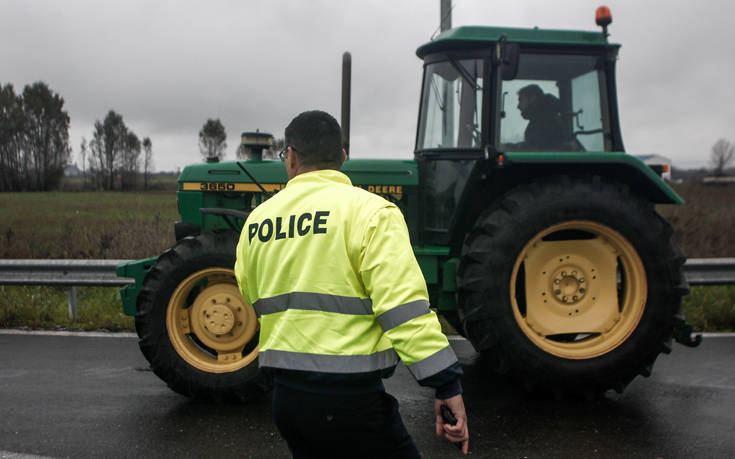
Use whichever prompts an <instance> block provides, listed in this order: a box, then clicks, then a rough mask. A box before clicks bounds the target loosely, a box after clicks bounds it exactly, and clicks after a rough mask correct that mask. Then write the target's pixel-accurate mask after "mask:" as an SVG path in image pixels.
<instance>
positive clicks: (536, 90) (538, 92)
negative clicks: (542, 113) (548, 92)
mask: <svg viewBox="0 0 735 459" xmlns="http://www.w3.org/2000/svg"><path fill="white" fill-rule="evenodd" d="M518 95H519V96H520V95H524V96H534V97H540V96H543V95H544V91H543V90H542V89H541V87H539V85H537V84H529V85H528V86H524V87H522V88H521V89H519V90H518Z"/></svg>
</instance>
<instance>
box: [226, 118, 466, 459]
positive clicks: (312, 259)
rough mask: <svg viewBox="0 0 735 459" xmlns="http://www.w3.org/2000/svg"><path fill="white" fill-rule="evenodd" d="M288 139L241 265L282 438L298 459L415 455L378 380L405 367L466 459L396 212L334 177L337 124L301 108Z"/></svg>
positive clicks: (442, 354) (452, 385)
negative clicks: (446, 414)
mask: <svg viewBox="0 0 735 459" xmlns="http://www.w3.org/2000/svg"><path fill="white" fill-rule="evenodd" d="M285 134H286V135H285V140H286V145H287V146H286V149H285V150H284V152H282V159H283V160H284V161H285V164H286V172H287V174H288V178H289V182H288V184H287V185H286V187H285V188H284V189H283V190H282V191H280V192H279V193H278V194H276V195H275V196H274V197H272V198H271V199H269V200H268V201H266V202H264V203H263V204H261V205H260V206H258V207H257V208H256V209H255V210H254V211H253V212H252V213H251V214H250V216H249V217H248V219H247V221H246V223H245V226H244V228H243V231H242V234H241V236H240V241H239V244H238V246H237V262H236V264H235V275H236V277H237V281H238V283H239V285H240V290H241V292H242V294H243V297H244V298H245V299H246V300H247V301H248V302H249V303H250V304H252V305H253V307H254V308H255V311H256V314H257V315H258V318H259V321H260V344H259V355H258V359H259V364H260V366H261V367H262V368H268V369H269V370H270V371H271V372H272V373H273V377H274V385H275V387H274V391H273V418H274V421H275V423H276V426H277V427H278V430H279V431H280V433H281V435H282V436H283V437H284V438H285V439H286V442H287V443H288V446H289V448H290V450H291V452H292V454H293V455H294V457H297V458H301V457H314V458H328V457H370V458H376V457H386V458H393V457H407V458H408V457H411V458H413V457H419V453H418V450H417V449H416V446H415V445H414V443H413V440H412V439H411V437H410V436H409V435H408V432H407V431H406V428H405V426H404V424H403V421H402V420H401V417H400V415H399V413H398V404H397V402H396V400H395V398H393V397H392V396H390V395H388V394H387V393H386V392H385V389H384V386H383V383H382V378H386V377H389V376H390V375H392V374H393V371H394V370H395V366H396V364H397V362H398V358H400V359H401V360H402V361H403V363H404V364H405V365H406V367H407V368H408V370H409V371H410V372H411V373H412V375H413V376H414V377H415V378H416V379H417V380H418V382H419V384H421V385H424V386H430V387H433V388H435V389H436V400H435V402H434V411H435V415H436V425H435V428H436V433H437V435H443V436H445V437H446V438H447V439H449V440H450V441H452V442H455V443H460V444H461V447H462V450H463V452H464V453H465V454H467V449H468V438H469V434H468V430H467V416H466V414H465V408H464V402H463V400H462V395H461V393H462V388H461V385H460V383H459V376H460V375H461V374H462V370H461V367H460V365H459V363H458V362H457V358H456V356H455V355H454V352H453V351H452V349H451V347H450V346H449V342H448V341H447V338H446V336H444V334H443V333H442V332H441V330H440V326H439V322H438V320H437V317H436V315H435V314H434V312H432V311H431V310H430V309H429V301H428V294H427V290H426V283H425V282H424V278H423V275H422V273H421V270H420V268H419V266H418V263H417V262H416V258H415V256H414V254H413V250H412V248H411V244H410V241H409V237H408V231H407V229H406V223H405V220H404V218H403V215H402V214H401V212H400V210H399V209H398V208H397V207H396V206H395V205H393V204H392V203H390V202H388V201H386V200H385V199H383V198H381V197H379V196H377V195H375V194H372V193H370V192H367V191H365V190H362V189H360V188H357V187H354V186H352V183H351V182H350V179H349V178H348V177H347V176H346V175H344V174H343V173H341V172H339V169H340V168H341V167H342V163H343V162H344V160H345V152H344V150H343V149H342V146H341V137H342V136H341V131H340V127H339V125H338V124H337V121H336V120H335V119H334V118H333V117H332V116H330V115H329V114H327V113H325V112H321V111H308V112H304V113H301V114H300V115H298V116H297V117H296V118H294V119H293V121H291V123H290V124H289V125H288V127H287V128H286V132H285ZM442 405H446V406H447V407H449V409H450V410H451V411H452V413H453V414H454V416H455V417H456V419H457V423H456V424H454V425H450V424H448V423H445V422H444V421H443V420H442V417H441V415H440V407H441V406H442Z"/></svg>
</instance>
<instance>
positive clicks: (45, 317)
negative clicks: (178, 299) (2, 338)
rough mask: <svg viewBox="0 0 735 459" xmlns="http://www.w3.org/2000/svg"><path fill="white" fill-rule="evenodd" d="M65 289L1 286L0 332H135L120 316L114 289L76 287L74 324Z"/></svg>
mask: <svg viewBox="0 0 735 459" xmlns="http://www.w3.org/2000/svg"><path fill="white" fill-rule="evenodd" d="M68 291H69V290H68V289H67V288H64V287H43V286H22V287H21V286H0V328H11V327H30V328H43V329H56V328H63V329H72V330H100V329H104V330H110V331H132V330H134V324H133V318H132V317H129V316H126V315H124V314H123V312H122V305H121V304H120V297H119V296H118V289H117V288H110V287H77V320H71V319H70V318H69V303H68V299H69V297H68Z"/></svg>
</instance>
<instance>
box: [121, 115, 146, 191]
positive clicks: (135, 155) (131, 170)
mask: <svg viewBox="0 0 735 459" xmlns="http://www.w3.org/2000/svg"><path fill="white" fill-rule="evenodd" d="M140 151H141V144H140V139H138V136H137V135H135V133H134V132H133V131H130V130H128V131H127V132H126V134H125V148H124V149H123V154H122V157H121V158H120V159H121V161H120V168H119V169H120V187H121V188H122V189H123V190H132V189H134V188H135V179H136V177H137V175H138V170H139V169H140Z"/></svg>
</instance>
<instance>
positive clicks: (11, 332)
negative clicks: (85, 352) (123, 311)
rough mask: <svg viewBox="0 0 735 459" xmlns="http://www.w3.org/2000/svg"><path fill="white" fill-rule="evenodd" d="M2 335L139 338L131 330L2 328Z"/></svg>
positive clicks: (0, 332)
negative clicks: (96, 330)
mask: <svg viewBox="0 0 735 459" xmlns="http://www.w3.org/2000/svg"><path fill="white" fill-rule="evenodd" d="M0 335H39V336H83V337H86V338H137V337H138V335H136V334H135V333H129V332H120V333H118V332H87V331H67V330H18V329H15V328H0Z"/></svg>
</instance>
